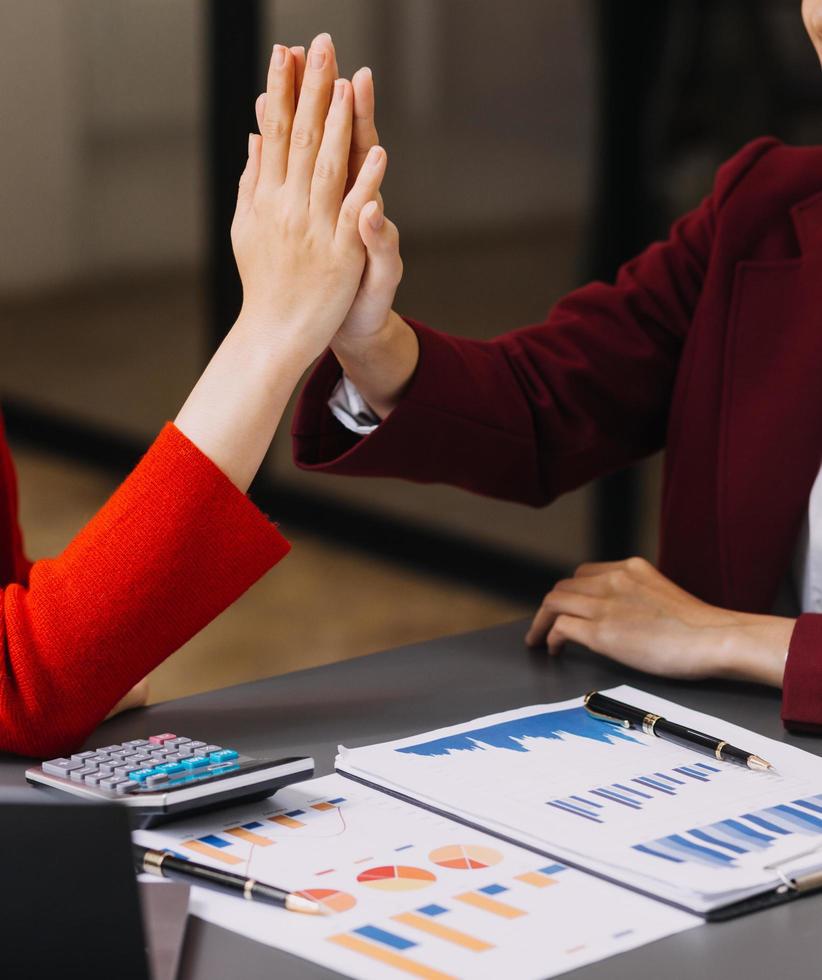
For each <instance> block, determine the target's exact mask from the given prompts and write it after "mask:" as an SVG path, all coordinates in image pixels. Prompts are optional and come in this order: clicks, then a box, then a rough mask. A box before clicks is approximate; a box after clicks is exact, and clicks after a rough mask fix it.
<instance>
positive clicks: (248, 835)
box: [226, 827, 274, 847]
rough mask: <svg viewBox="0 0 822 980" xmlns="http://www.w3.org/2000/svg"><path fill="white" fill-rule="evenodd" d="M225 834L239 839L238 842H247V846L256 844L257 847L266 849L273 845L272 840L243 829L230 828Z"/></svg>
mask: <svg viewBox="0 0 822 980" xmlns="http://www.w3.org/2000/svg"><path fill="white" fill-rule="evenodd" d="M226 833H227V834H231V836H232V837H239V838H240V840H244V841H248V843H249V844H256V845H257V846H258V847H268V846H269V844H273V843H274V841H273V840H269V839H268V838H267V837H262V836H261V835H260V834H255V833H254V831H253V830H246V829H245V827H232V828H231V830H227V831H226Z"/></svg>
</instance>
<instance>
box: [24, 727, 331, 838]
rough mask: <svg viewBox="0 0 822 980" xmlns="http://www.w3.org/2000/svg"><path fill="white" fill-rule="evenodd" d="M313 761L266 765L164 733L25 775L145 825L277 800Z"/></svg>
mask: <svg viewBox="0 0 822 980" xmlns="http://www.w3.org/2000/svg"><path fill="white" fill-rule="evenodd" d="M313 774H314V760H313V759H312V758H310V757H307V756H290V757H288V758H285V759H273V760H262V759H252V758H250V757H249V756H245V755H241V754H240V753H239V752H237V750H236V749H232V748H226V747H224V746H222V745H213V744H209V743H207V742H205V741H202V740H198V739H192V738H189V737H187V736H185V735H174V734H173V733H172V732H164V733H163V734H161V735H149V736H148V738H135V739H132V740H131V741H129V742H121V743H119V744H117V745H104V746H102V748H99V749H94V750H90V751H87V752H75V753H74V755H72V756H68V757H66V758H61V759H49V760H48V761H47V762H43V763H42V764H41V765H39V766H34V767H33V768H31V769H27V770H26V779H27V780H28V782H30V783H32V784H33V785H35V786H40V787H42V788H44V789H48V790H51V791H54V792H58V793H70V794H71V795H73V796H78V797H83V798H85V799H87V800H96V801H97V802H99V801H100V800H109V801H112V802H116V803H120V804H123V805H124V806H126V807H128V810H129V813H130V815H131V817H132V820H133V823H134V824H135V825H136V826H139V827H149V826H151V825H153V824H156V823H160V822H162V821H164V820H169V819H172V818H174V817H179V816H182V815H183V814H186V815H188V814H191V813H195V812H198V811H202V810H209V809H212V808H214V807H218V806H227V805H229V804H233V803H241V802H242V803H245V802H251V801H253V800H261V799H264V798H265V797H267V796H271V794H272V793H274V792H276V791H277V790H278V789H280V787H282V786H287V785H288V784H289V783H295V782H299V781H300V780H303V779H310V778H311V776H313Z"/></svg>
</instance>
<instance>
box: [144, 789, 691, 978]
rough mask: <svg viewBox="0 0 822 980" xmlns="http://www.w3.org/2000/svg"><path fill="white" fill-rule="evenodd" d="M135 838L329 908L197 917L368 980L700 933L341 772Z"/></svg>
mask: <svg viewBox="0 0 822 980" xmlns="http://www.w3.org/2000/svg"><path fill="white" fill-rule="evenodd" d="M134 836H135V840H137V841H138V842H139V843H141V844H144V845H147V846H149V847H156V848H166V849H168V850H171V851H174V852H175V853H177V854H179V855H180V856H183V857H188V858H190V859H194V860H198V861H201V862H205V863H207V864H210V865H212V866H214V867H217V868H224V869H226V870H231V871H234V872H237V873H240V874H247V875H250V876H253V877H254V878H257V879H258V880H260V881H263V882H267V883H269V884H273V885H279V886H282V887H285V888H290V889H292V890H294V891H299V892H300V893H301V894H303V895H306V896H308V897H310V898H314V899H316V900H317V901H319V902H321V903H322V904H323V905H324V906H325V908H326V910H327V914H326V915H324V916H308V915H300V914H296V913H291V912H285V911H282V910H280V909H278V908H274V907H271V906H266V905H260V904H257V903H252V902H246V901H243V900H242V899H240V898H235V897H232V896H227V895H221V894H219V893H216V892H213V891H208V890H206V889H202V888H197V887H195V888H193V889H192V903H191V912H192V914H194V915H197V916H199V917H200V918H203V919H206V920H208V921H209V922H214V923H216V924H217V925H220V926H223V927H224V928H226V929H231V930H233V931H235V932H238V933H241V934H242V935H245V936H248V937H249V938H251V939H255V940H257V941H258V942H261V943H266V944H268V945H270V946H276V947H278V948H280V949H284V950H287V951H288V952H291V953H294V954H296V955H298V956H302V957H304V958H305V959H308V960H312V961H314V962H316V963H320V964H322V965H324V966H327V967H330V968H332V969H334V970H337V971H338V972H340V973H343V974H346V975H348V976H351V977H358V978H361V980H384V978H391V977H397V978H398V980H399V978H401V977H403V976H413V977H419V978H422V980H449V978H487V980H499V978H500V977H505V978H506V980H530V978H538V977H553V976H556V975H557V974H560V973H564V972H566V971H567V970H573V969H575V968H576V967H579V966H583V965H584V964H586V963H591V962H593V961H595V960H599V959H604V958H605V957H608V956H613V955H614V954H616V953H620V952H623V951H624V950H628V949H632V948H634V947H636V946H640V945H643V944H644V943H648V942H653V941H654V940H656V939H661V938H662V937H664V936H668V935H671V934H672V933H675V932H679V931H681V930H683V929H688V928H691V927H693V926H694V925H698V924H700V922H701V920H700V919H698V918H697V917H696V916H692V915H688V914H687V913H685V912H681V911H679V910H678V909H674V908H671V907H670V906H667V905H664V904H662V903H660V902H655V901H652V900H651V899H648V898H645V897H644V896H642V895H639V894H636V893H634V892H631V891H628V890H626V889H624V888H619V887H617V886H616V885H612V884H609V883H608V882H606V881H602V880H600V879H599V878H596V877H593V876H591V875H588V874H584V873H582V872H580V871H576V870H574V869H573V868H569V867H567V866H565V865H564V864H562V863H561V862H558V861H548V860H546V859H545V858H541V857H540V856H539V855H536V854H534V853H532V852H530V851H527V850H525V849H524V848H521V847H517V846H514V845H512V844H508V843H505V842H502V841H499V840H497V839H495V838H494V837H491V836H489V835H487V834H483V833H480V832H478V831H475V830H471V829H468V828H466V827H464V826H462V825H461V824H459V823H456V822H454V821H453V820H448V819H445V818H443V817H441V816H438V815H437V814H434V813H431V812H430V811H428V810H425V809H423V808H421V807H417V806H413V805H411V804H408V803H403V802H402V801H400V800H397V799H395V798H393V797H391V796H389V795H387V794H385V793H381V792H377V791H375V790H371V789H369V788H367V787H365V786H361V785H359V784H358V783H356V782H353V781H352V780H350V779H345V778H343V777H342V776H338V775H332V776H326V777H323V778H321V779H315V780H311V781H309V782H305V783H299V784H297V785H295V786H291V787H288V789H285V790H281V791H280V792H278V793H277V794H276V796H274V797H272V798H271V799H269V800H266V801H264V802H263V803H257V804H251V805H245V806H242V807H235V808H234V809H231V810H224V811H221V812H220V813H217V814H209V815H206V816H202V817H196V818H191V819H188V820H185V821H181V822H177V823H174V824H172V825H169V826H168V827H160V828H158V829H156V830H142V831H137V832H136V833H135V835H134Z"/></svg>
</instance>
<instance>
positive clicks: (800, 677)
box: [782, 613, 822, 733]
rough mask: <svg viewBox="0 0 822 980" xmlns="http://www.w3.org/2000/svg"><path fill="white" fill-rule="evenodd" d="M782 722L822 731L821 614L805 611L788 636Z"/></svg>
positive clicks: (800, 729)
mask: <svg viewBox="0 0 822 980" xmlns="http://www.w3.org/2000/svg"><path fill="white" fill-rule="evenodd" d="M782 722H783V724H784V725H785V727H786V728H788V729H790V730H791V731H795V732H813V733H820V732H822V615H820V614H819V613H804V614H803V615H801V616H800V617H799V618H798V619H797V621H796V626H795V627H794V630H793V633H792V635H791V643H790V647H789V648H788V659H787V662H786V663H785V677H784V680H783V682H782Z"/></svg>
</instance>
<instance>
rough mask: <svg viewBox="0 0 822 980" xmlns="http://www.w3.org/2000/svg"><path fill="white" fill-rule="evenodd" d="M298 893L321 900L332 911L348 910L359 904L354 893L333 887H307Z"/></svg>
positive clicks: (304, 896)
mask: <svg viewBox="0 0 822 980" xmlns="http://www.w3.org/2000/svg"><path fill="white" fill-rule="evenodd" d="M297 894H298V895H302V896H303V898H311V899H313V900H314V901H315V902H319V903H320V905H323V906H325V908H326V909H328V910H329V911H330V912H347V911H348V910H349V909H353V908H354V906H355V905H356V904H357V899H356V898H354V896H353V895H349V894H348V893H347V892H338V891H335V890H334V889H333V888H305V889H303V891H301V892H297Z"/></svg>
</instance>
